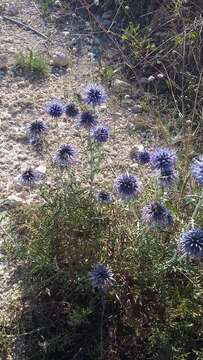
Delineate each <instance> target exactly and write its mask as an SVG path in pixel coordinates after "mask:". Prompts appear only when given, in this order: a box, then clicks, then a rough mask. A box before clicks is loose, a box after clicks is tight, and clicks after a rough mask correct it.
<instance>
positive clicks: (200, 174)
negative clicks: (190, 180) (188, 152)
mask: <svg viewBox="0 0 203 360" xmlns="http://www.w3.org/2000/svg"><path fill="white" fill-rule="evenodd" d="M191 172H192V175H193V176H194V178H195V180H196V181H197V182H198V184H199V185H200V186H203V156H200V158H199V159H196V160H195V161H194V162H193V164H192V168H191Z"/></svg>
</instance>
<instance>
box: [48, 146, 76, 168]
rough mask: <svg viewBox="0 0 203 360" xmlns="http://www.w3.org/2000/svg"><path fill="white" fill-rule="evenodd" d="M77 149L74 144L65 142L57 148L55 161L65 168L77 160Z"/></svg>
mask: <svg viewBox="0 0 203 360" xmlns="http://www.w3.org/2000/svg"><path fill="white" fill-rule="evenodd" d="M76 155H77V151H76V150H75V148H74V147H73V146H72V145H69V144H63V145H61V146H60V148H59V149H58V150H57V152H56V154H55V156H54V159H53V160H54V163H55V164H57V165H58V166H60V167H62V168H64V167H68V166H70V165H72V164H73V163H74V162H75V158H76Z"/></svg>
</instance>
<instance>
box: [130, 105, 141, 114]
mask: <svg viewBox="0 0 203 360" xmlns="http://www.w3.org/2000/svg"><path fill="white" fill-rule="evenodd" d="M131 110H132V111H133V112H134V113H135V114H140V113H141V112H142V111H143V107H142V105H139V104H137V105H134V106H133V108H132V109H131Z"/></svg>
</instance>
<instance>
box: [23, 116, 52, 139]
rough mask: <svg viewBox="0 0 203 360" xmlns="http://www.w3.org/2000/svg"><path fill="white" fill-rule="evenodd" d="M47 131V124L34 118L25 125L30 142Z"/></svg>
mask: <svg viewBox="0 0 203 360" xmlns="http://www.w3.org/2000/svg"><path fill="white" fill-rule="evenodd" d="M47 132H48V125H47V124H45V122H44V121H43V120H35V121H33V122H32V123H31V124H29V125H28V127H27V134H28V137H29V142H30V143H31V144H33V143H35V142H37V141H38V140H39V139H40V138H41V137H42V136H43V135H45V134H46V133H47Z"/></svg>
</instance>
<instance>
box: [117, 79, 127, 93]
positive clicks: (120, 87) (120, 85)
mask: <svg viewBox="0 0 203 360" xmlns="http://www.w3.org/2000/svg"><path fill="white" fill-rule="evenodd" d="M112 86H113V89H114V90H115V91H116V92H124V91H128V90H130V89H131V85H130V84H129V83H127V82H126V81H123V80H120V79H115V80H114V81H113V82H112Z"/></svg>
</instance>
